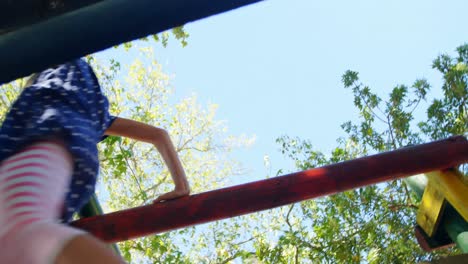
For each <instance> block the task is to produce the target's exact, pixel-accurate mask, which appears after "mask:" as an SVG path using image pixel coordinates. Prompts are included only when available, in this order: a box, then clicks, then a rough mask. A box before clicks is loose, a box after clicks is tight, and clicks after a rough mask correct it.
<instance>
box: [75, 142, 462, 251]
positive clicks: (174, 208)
mask: <svg viewBox="0 0 468 264" xmlns="http://www.w3.org/2000/svg"><path fill="white" fill-rule="evenodd" d="M463 163H468V141H467V140H466V138H464V137H462V136H458V137H452V138H449V139H445V140H441V141H436V142H431V143H427V144H422V145H417V146H411V147H406V148H402V149H399V150H395V151H390V152H385V153H381V154H377V155H373V156H368V157H363V158H359V159H354V160H350V161H345V162H341V163H337V164H333V165H329V166H325V167H321V168H316V169H311V170H306V171H302V172H296V173H292V174H289V175H285V176H279V177H275V178H270V179H266V180H261V181H256V182H252V183H247V184H242V185H237V186H232V187H228V188H223V189H219V190H214V191H210V192H205V193H199V194H195V195H192V196H190V197H186V198H181V199H178V200H173V201H169V202H165V203H158V204H154V205H147V206H141V207H136V208H131V209H128V210H123V211H118V212H114V213H110V214H105V215H101V216H95V217H90V218H85V219H80V220H78V221H76V222H73V223H72V225H73V226H75V227H78V228H82V229H85V230H87V231H89V232H91V233H93V234H94V235H95V236H97V237H99V238H101V239H103V240H105V241H108V242H117V241H124V240H128V239H132V238H136V237H141V236H146V235H150V234H154V233H160V232H165V231H169V230H173V229H176V228H182V227H187V226H191V225H196V224H201V223H206V222H210V221H215V220H220V219H225V218H230V217H234V216H239V215H243V214H247V213H252V212H257V211H260V210H265V209H270V208H274V207H277V206H281V205H286V204H289V203H294V202H299V201H303V200H307V199H312V198H316V197H320V196H325V195H329V194H333V193H337V192H342V191H346V190H350V189H353V188H358V187H362V186H366V185H370V184H376V183H379V182H385V181H389V180H394V179H398V178H403V177H408V176H412V175H415V174H419V173H424V172H429V171H434V170H441V169H446V168H451V167H454V166H456V165H459V164H463Z"/></svg>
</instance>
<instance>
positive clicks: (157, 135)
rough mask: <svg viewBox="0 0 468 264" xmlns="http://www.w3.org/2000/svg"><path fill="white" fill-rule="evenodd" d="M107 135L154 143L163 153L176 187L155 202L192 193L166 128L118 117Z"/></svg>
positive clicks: (107, 131)
mask: <svg viewBox="0 0 468 264" xmlns="http://www.w3.org/2000/svg"><path fill="white" fill-rule="evenodd" d="M105 134H106V135H111V136H123V137H128V138H132V139H135V140H138V141H143V142H147V143H151V144H153V145H154V146H155V147H156V148H157V149H158V151H159V153H161V156H162V157H163V159H164V162H165V163H166V165H167V167H168V169H169V172H170V173H171V176H172V179H173V181H174V184H175V189H174V191H172V192H168V193H165V194H163V195H161V196H159V197H158V198H157V199H156V200H155V202H159V201H163V200H171V199H175V198H179V197H182V196H186V195H189V194H190V187H189V184H188V181H187V177H186V176H185V172H184V169H183V168H182V164H181V163H180V160H179V157H178V155H177V152H176V151H175V148H174V145H173V144H172V141H171V138H170V137H169V134H168V133H167V132H166V130H164V129H161V128H157V127H154V126H151V125H147V124H144V123H141V122H138V121H134V120H130V119H125V118H120V117H118V118H117V119H116V120H115V121H114V122H113V123H112V125H111V126H110V127H109V128H108V129H107V130H106V132H105Z"/></svg>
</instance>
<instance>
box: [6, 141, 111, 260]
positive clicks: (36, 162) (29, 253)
mask: <svg viewBox="0 0 468 264" xmlns="http://www.w3.org/2000/svg"><path fill="white" fill-rule="evenodd" d="M71 173H72V159H71V157H70V154H69V153H68V152H67V151H66V149H65V148H64V147H63V146H62V145H61V144H58V143H50V142H49V143H37V144H34V145H32V146H30V147H28V148H26V149H24V150H23V151H21V152H20V153H17V154H15V155H14V156H12V157H10V158H9V159H7V160H5V161H4V162H3V163H2V164H1V165H0V263H18V264H21V263H28V264H35V263H37V264H50V263H54V262H56V261H57V262H56V263H83V262H82V261H81V260H80V259H74V260H71V261H70V262H68V260H67V258H66V257H65V258H63V257H64V254H65V256H67V253H66V252H69V251H71V252H76V251H77V250H78V251H80V252H81V255H87V254H90V255H91V254H93V251H96V250H97V251H98V252H101V251H102V249H99V248H97V249H90V247H93V248H94V247H95V246H94V245H92V244H88V245H85V246H82V247H80V248H79V247H77V246H74V244H76V242H75V241H81V240H83V238H88V237H90V236H88V235H85V233H84V232H83V231H79V230H77V229H73V228H70V227H67V226H64V225H61V224H59V223H58V222H57V220H58V218H59V214H60V212H61V207H62V203H63V200H64V197H65V190H66V188H67V187H68V185H69V181H70V176H71ZM98 243H100V242H98ZM107 251H109V250H107ZM64 252H65V253H64ZM91 256H92V255H91ZM78 258H79V255H78ZM114 259H115V260H118V258H116V257H115V258H114ZM61 260H62V261H61ZM58 261H60V262H58ZM73 261H76V262H73ZM89 263H91V262H89ZM101 263H119V262H116V261H112V258H111V259H108V260H107V262H101Z"/></svg>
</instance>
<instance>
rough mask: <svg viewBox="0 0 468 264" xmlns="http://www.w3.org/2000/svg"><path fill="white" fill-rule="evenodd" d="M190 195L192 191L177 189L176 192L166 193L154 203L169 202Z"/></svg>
mask: <svg viewBox="0 0 468 264" xmlns="http://www.w3.org/2000/svg"><path fill="white" fill-rule="evenodd" d="M189 194H190V190H185V189H180V190H178V189H175V190H174V191H171V192H168V193H165V194H163V195H160V196H159V197H158V198H156V200H154V201H153V203H159V202H161V201H167V200H173V199H177V198H180V197H184V196H188V195H189Z"/></svg>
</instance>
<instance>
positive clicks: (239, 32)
mask: <svg viewBox="0 0 468 264" xmlns="http://www.w3.org/2000/svg"><path fill="white" fill-rule="evenodd" d="M466 10H468V1H463V0H459V1H455V0H447V1H433V0H426V1H422V0H414V1H403V0H392V1H375V0H374V1H371V0H355V1H336V0H330V1H312V0H267V1H264V2H262V3H259V4H256V5H252V6H248V7H245V8H241V9H238V10H235V11H232V12H229V13H225V14H222V15H218V16H215V17H211V18H208V19H204V20H201V21H197V22H194V23H191V24H188V25H187V26H186V30H187V32H188V33H189V34H190V38H189V39H188V46H187V47H184V48H182V47H181V45H179V43H178V42H177V41H175V40H171V41H170V42H169V45H168V47H167V48H162V47H161V45H160V44H154V46H155V48H154V49H155V54H156V59H157V60H158V61H159V62H160V63H161V64H162V65H163V70H164V71H165V72H166V73H169V74H171V75H174V76H175V77H174V79H173V80H172V85H173V86H174V87H175V89H176V96H177V97H180V98H183V97H185V96H188V95H190V94H192V93H196V94H198V97H199V99H200V100H201V101H202V102H213V103H217V104H219V106H220V107H219V112H218V118H219V119H222V120H226V121H227V122H228V127H229V130H230V133H232V134H242V133H245V134H248V135H256V138H257V140H256V143H255V145H254V146H252V147H251V148H249V149H245V150H239V151H236V152H235V158H237V159H239V160H240V161H241V162H243V164H244V166H245V167H246V168H248V169H250V171H249V173H248V175H245V176H243V177H242V180H241V181H250V180H254V179H260V178H263V177H264V176H265V175H266V174H267V171H266V169H265V168H264V166H263V157H264V155H265V154H267V155H269V156H270V159H271V164H272V167H273V171H276V170H277V169H285V170H286V171H292V170H294V168H293V164H292V163H291V162H289V161H288V160H287V159H284V158H283V157H282V155H281V154H280V153H279V151H278V149H279V147H278V145H276V143H275V139H276V138H277V137H279V136H281V135H289V136H298V137H300V138H303V139H310V140H311V141H312V143H313V144H314V146H315V147H316V148H317V149H321V150H325V151H328V150H330V149H331V148H332V147H333V146H335V145H336V143H335V142H336V141H335V140H336V139H337V138H338V137H339V136H343V135H344V134H343V132H342V131H341V129H340V124H342V123H343V122H345V121H348V120H356V118H357V113H356V111H355V110H354V107H353V104H352V101H353V99H352V95H351V92H350V91H348V90H345V89H344V88H343V85H342V84H341V76H342V75H343V73H344V72H345V71H346V70H348V69H351V70H355V71H358V72H359V73H360V77H361V80H362V81H363V82H364V83H366V84H368V85H369V86H370V87H371V88H373V89H374V91H377V92H378V93H379V94H382V95H385V94H387V93H388V92H389V91H390V89H391V88H393V87H394V86H395V85H397V84H407V85H411V84H412V83H413V82H414V80H415V79H417V78H422V77H424V78H427V79H428V80H429V81H430V83H431V84H432V85H433V92H434V94H435V95H440V90H439V86H440V83H441V81H440V79H441V76H440V75H438V74H437V73H436V72H435V71H434V70H432V69H431V63H432V60H433V59H434V58H435V57H436V56H437V55H439V54H441V53H449V54H453V53H454V49H455V48H456V47H457V46H459V45H461V44H463V43H464V42H466V41H467V38H466V36H467V31H468V29H467V27H466ZM119 52H120V54H121V51H118V50H109V51H106V52H104V53H103V55H104V56H109V57H112V56H124V55H119ZM420 114H422V113H420Z"/></svg>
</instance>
